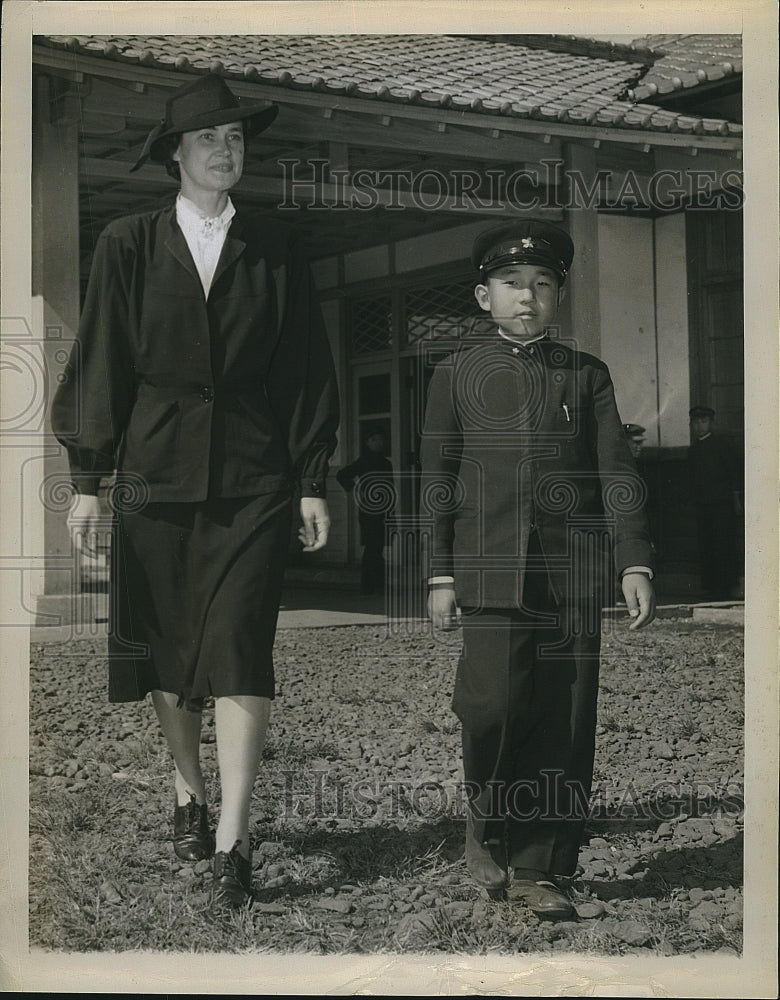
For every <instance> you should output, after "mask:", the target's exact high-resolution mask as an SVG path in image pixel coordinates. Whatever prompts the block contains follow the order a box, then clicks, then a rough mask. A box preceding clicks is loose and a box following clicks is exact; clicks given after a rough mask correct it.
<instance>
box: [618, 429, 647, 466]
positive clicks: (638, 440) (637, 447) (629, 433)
mask: <svg viewBox="0 0 780 1000" xmlns="http://www.w3.org/2000/svg"><path fill="white" fill-rule="evenodd" d="M623 430H624V431H625V432H626V441H628V447H629V448H630V450H631V454H632V455H633V456H634V458H635V459H637V458H639V456H640V455H641V453H642V445H643V444H644V443H645V428H644V427H642V425H641V424H623Z"/></svg>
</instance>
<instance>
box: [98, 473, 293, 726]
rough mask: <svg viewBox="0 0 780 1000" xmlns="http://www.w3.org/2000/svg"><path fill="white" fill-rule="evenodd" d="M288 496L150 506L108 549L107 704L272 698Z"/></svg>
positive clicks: (119, 528)
mask: <svg viewBox="0 0 780 1000" xmlns="http://www.w3.org/2000/svg"><path fill="white" fill-rule="evenodd" d="M291 507H292V505H291V501H290V496H289V494H287V493H285V494H270V495H265V496H255V497H238V498H229V499H214V500H207V501H205V502H203V503H151V504H147V506H146V507H144V508H143V510H141V511H138V512H133V513H123V514H120V516H119V518H118V521H117V524H116V528H115V532H114V539H113V545H112V560H111V619H110V625H111V627H110V633H109V688H108V697H109V701H111V702H122V701H140V700H141V699H143V698H144V696H145V695H146V694H147V693H148V692H149V691H153V690H155V689H159V690H161V691H167V692H170V693H173V694H176V695H178V697H179V704H180V705H186V707H187V708H189V709H192V710H194V711H198V710H199V709H200V708H201V707H202V704H203V699H204V698H206V697H208V696H214V697H220V696H226V695H256V696H259V697H264V698H273V697H274V668H273V655H272V654H273V644H274V637H275V634H276V622H277V617H278V613H279V601H280V598H281V590H282V578H283V576H284V567H285V563H286V558H287V552H288V548H289V543H290V527H291Z"/></svg>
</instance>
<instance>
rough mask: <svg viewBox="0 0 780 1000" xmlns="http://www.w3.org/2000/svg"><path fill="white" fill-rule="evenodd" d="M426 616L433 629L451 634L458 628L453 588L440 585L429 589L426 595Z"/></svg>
mask: <svg viewBox="0 0 780 1000" xmlns="http://www.w3.org/2000/svg"><path fill="white" fill-rule="evenodd" d="M428 616H429V618H430V619H431V621H432V622H433V627H434V628H440V629H441V630H442V632H452V631H453V629H456V628H457V627H458V606H457V604H456V603H455V588H454V587H450V586H447V585H446V584H445V585H442V584H436V585H435V586H433V587H431V591H430V593H429V594H428Z"/></svg>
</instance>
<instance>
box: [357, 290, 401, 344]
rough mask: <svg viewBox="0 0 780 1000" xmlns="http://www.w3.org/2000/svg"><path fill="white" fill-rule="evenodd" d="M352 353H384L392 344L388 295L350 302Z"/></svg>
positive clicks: (390, 303) (391, 316) (390, 305)
mask: <svg viewBox="0 0 780 1000" xmlns="http://www.w3.org/2000/svg"><path fill="white" fill-rule="evenodd" d="M351 332H352V353H353V354H372V353H374V352H375V351H385V350H388V349H389V348H390V345H391V344H392V343H393V309H392V300H391V298H390V296H389V295H372V296H369V297H366V298H362V299H353V300H352V324H351Z"/></svg>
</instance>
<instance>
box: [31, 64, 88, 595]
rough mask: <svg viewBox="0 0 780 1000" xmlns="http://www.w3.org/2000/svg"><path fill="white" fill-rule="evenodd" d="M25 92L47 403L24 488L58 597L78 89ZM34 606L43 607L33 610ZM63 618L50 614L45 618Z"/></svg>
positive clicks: (39, 87)
mask: <svg viewBox="0 0 780 1000" xmlns="http://www.w3.org/2000/svg"><path fill="white" fill-rule="evenodd" d="M33 84H34V90H33V163H32V292H33V295H34V296H36V297H37V298H36V299H34V302H36V303H37V305H36V308H35V309H34V311H33V315H34V317H35V323H36V327H37V329H36V330H35V331H34V333H35V335H36V336H37V337H40V338H41V340H42V343H43V352H44V355H45V357H46V364H47V382H48V393H49V399H48V405H47V413H46V420H45V425H44V432H43V434H42V439H41V445H42V449H41V455H40V459H39V460H38V461H36V462H35V463H31V464H30V466H29V467H28V474H29V479H30V481H29V482H28V483H26V484H25V485H26V491H27V492H26V496H27V497H28V498H30V499H29V502H30V503H33V502H36V499H35V498H37V497H39V496H40V497H41V498H42V499H43V505H44V510H43V547H44V556H45V569H44V574H43V592H44V594H47V595H51V594H63V595H64V594H70V593H72V592H73V590H74V587H75V579H74V572H75V569H74V566H75V564H74V563H73V560H72V558H71V546H70V538H69V535H68V531H67V526H66V524H65V512H64V511H63V510H62V506H63V504H62V492H61V491H60V490H58V489H57V483H58V481H59V482H63V481H65V480H66V479H67V461H66V457H65V454H64V449H62V448H61V447H60V446H59V445H58V444H57V443H56V442H55V440H54V438H53V436H52V434H51V423H50V421H49V412H48V410H49V407H50V406H51V396H52V395H53V393H54V391H55V389H56V387H57V385H58V382H57V375H58V373H59V372H61V370H62V368H63V365H64V359H65V355H66V354H67V353H68V352H69V350H70V346H71V344H72V341H73V339H74V337H75V334H76V330H77V328H78V320H79V170H78V157H79V148H78V139H79V116H80V107H81V104H80V100H79V95H78V94H77V93H76V92H75V90H74V88H75V87H77V86H78V84H75V83H73V82H71V81H67V80H63V79H61V78H58V77H53V76H48V75H45V74H40V75H38V76H36V77H35V79H34V81H33ZM82 96H83V93H82ZM37 502H39V503H40V502H41V500H40V499H37ZM33 596H34V597H35V596H40V595H39V594H38V595H36V594H33ZM43 603H44V605H45V601H44V602H43ZM39 606H41V607H43V605H41V602H39ZM68 610H69V609H67V608H62V609H61V608H59V607H57V608H55V607H52V608H51V613H52V614H58V613H60V612H62V614H67V613H68Z"/></svg>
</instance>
